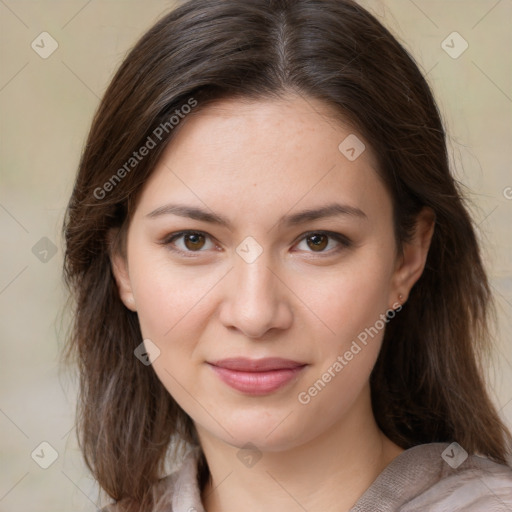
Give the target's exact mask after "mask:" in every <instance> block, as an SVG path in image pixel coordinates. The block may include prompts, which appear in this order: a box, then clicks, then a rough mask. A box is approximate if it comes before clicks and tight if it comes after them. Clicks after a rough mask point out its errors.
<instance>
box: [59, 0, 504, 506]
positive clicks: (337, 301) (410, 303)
mask: <svg viewBox="0 0 512 512" xmlns="http://www.w3.org/2000/svg"><path fill="white" fill-rule="evenodd" d="M65 235H66V243H67V250H66V261H65V273H66V277H67V280H68V282H69V284H70V286H71V289H72V291H73V293H74V294H75V297H76V315H75V324H74V330H73V336H72V338H71V340H70V349H71V350H72V352H74V353H76V354H77V355H78V361H79V365H80V372H81V401H80V409H79V420H80V441H81V446H82V450H83V452H84V456H85V459H86V462H87V464H88V465H89V467H90V469H91V470H92V472H93V474H94V476H95V478H96V479H97V480H98V482H99V484H100V486H101V487H102V488H103V489H104V490H105V491H106V493H107V494H108V495H109V496H110V497H111V498H113V499H114V500H115V501H116V504H113V505H112V506H110V507H108V508H107V509H105V510H115V511H123V512H124V511H131V510H143V511H150V510H154V511H164V510H165V511H171V510H172V511H173V512H187V511H188V512H192V511H203V510H206V511H207V512H219V511H226V510H240V509H242V510H245V511H256V510H262V509H264V510H268V511H274V510H287V511H295V510H297V511H299V510H308V511H316V510H333V511H334V510H336V511H349V510H350V511H362V510H402V511H412V510H439V511H440V510H465V511H467V510H507V507H510V506H512V501H511V496H512V470H511V468H510V467H509V464H510V461H509V460H508V459H507V457H509V454H510V433H509V432H508V430H507V428H506V426H505V425H504V424H503V423H502V422H501V420H500V418H499V416H498V414H497V412H496V410H495V408H494V406H493V404H492V403H491V401H490V399H489V396H488V394H487V391H486V389H485V384H484V379H483V375H482V371H481V357H482V354H483V353H484V350H485V349H486V347H487V342H488V339H489V335H488V330H487V325H488V324H487V319H488V315H489V310H490V307H491V295H490V290H489V284H488V281H487V277H486V275H485V272H484V269H483V266H482V261H481V257H480V252H479V248H478V243H477V240H476V237H475V232H474V228H473V225H472V221H471V219H470V217H469V215H468V213H467V210H466V208H465V206H464V204H463V199H462V197H461V194H460V192H459V190H458V187H457V184H456V182H455V180H454V178H453V177H452V176H451V174H450V170H449V166H448V158H447V152H446V145H445V133H444V129H443V125H442V122H441V120H440V116H439V113H438V110H437V107H436V104H435V101H434V99H433V97H432V94H431V92H430V90H429V88H428V85H427V84H426V82H425V80H424V78H423V77H422V75H421V73H420V71H419V70H418V68H417V66H416V64H415V63H414V62H413V60H412V58H411V57H410V56H409V55H408V53H407V52H406V51H405V50H404V49H403V48H402V47H401V46H400V45H399V43H398V42H397V41H396V40H395V39H394V38H393V37H392V35H391V34H390V33H389V32H388V31H387V30H386V29H385V28H384V27H383V26H382V25H380V24H379V22H377V21H376V20H375V18H373V17H372V16H371V15H370V14H369V13H368V12H366V11H365V10H364V9H363V8H361V7H360V6H358V5H357V4H356V3H354V2H353V1H350V0H325V1H322V2H319V1H314V0H296V1H291V0H281V1H278V0H267V1H264V0H252V1H250V2H226V1H222V0H214V1H210V2H201V1H199V0H191V1H188V2H186V3H184V4H183V5H181V6H180V7H179V8H178V9H176V10H175V11H173V12H171V13H170V14H169V15H167V16H166V17H164V18H163V19H162V20H160V21H159V22H158V23H157V24H156V25H155V26H154V27H153V28H151V29H150V30H149V31H148V32H147V33H146V34H145V35H144V36H143V38H142V39H141V40H140V41H139V43H138V44H137V45H136V46H135V48H134V49H133V50H132V51H131V53H130V54H129V55H128V56H127V58H126V59H125V61H124V62H123V64H122V65H121V67H120V69H119V71H118V72H117V74H116V76H115V77H114V79H113V81H112V83H111V85H110V87H109V88H108V90H107V92H106V94H105V96H104V98H103V100H102V102H101V105H100V107H99V110H98V112H97V114H96V117H95V119H94V122H93V125H92V128H91V132H90V135H89V139H88V142H87V145H86V147H85V150H84V153H83V156H82V160H81V163H80V169H79V172H78V176H77V180H76V184H75V188H74V191H73V195H72V197H71V200H70V204H69V209H68V216H67V219H66V223H65ZM182 449H184V450H185V452H183V453H182V452H181V450H182ZM170 466H172V468H171V467H170ZM174 466H176V467H174ZM171 469H173V470H174V471H172V472H171V474H170V475H169V476H167V477H165V478H163V476H164V475H165V474H166V473H168V472H170V471H171ZM500 507H501V508H500Z"/></svg>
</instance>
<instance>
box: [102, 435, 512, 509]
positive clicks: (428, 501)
mask: <svg viewBox="0 0 512 512" xmlns="http://www.w3.org/2000/svg"><path fill="white" fill-rule="evenodd" d="M461 453H462V452H460V449H459V448H458V446H455V447H454V446H453V445H450V444H449V443H429V444H423V445H418V446H415V447H413V448H409V449H408V450H405V451H403V452H402V453H401V454H400V455H398V456H397V457H395V459H393V460H392V461H391V463H390V464H389V465H388V466H387V467H386V468H385V469H384V470H383V471H382V473H380V475H379V476H378V477H377V478H376V479H375V481H374V482H373V484H372V485H371V486H370V487H369V488H368V489H367V490H366V492H365V493H364V494H363V495H362V496H361V497H360V498H359V500H358V501H357V503H356V504H355V505H354V506H353V507H352V508H351V509H350V511H349V512H420V511H421V512H425V511H428V512H462V511H464V512H511V511H512V469H511V468H510V467H508V466H504V465H501V464H497V463H495V462H492V461H491V460H489V459H487V458H485V457H480V456H477V455H470V456H468V457H467V458H466V459H465V460H463V461H462V459H461V455H460V454H461ZM197 454H198V452H197V451H196V450H195V451H192V452H190V453H189V455H188V456H187V457H186V458H185V459H184V461H183V463H182V465H181V467H180V468H179V469H178V470H177V471H175V472H174V473H172V474H171V475H169V476H167V477H165V478H163V479H162V480H160V481H159V482H158V483H157V484H156V485H155V486H154V489H153V494H154V496H155V506H154V508H153V510H152V511H151V512H205V510H204V508H203V505H202V503H201V493H200V489H199V486H198V484H197V478H196V477H197ZM452 466H454V467H452ZM121 510H122V508H121V507H119V506H117V505H110V506H108V507H106V508H104V509H103V511H102V512H120V511H121ZM144 512H150V511H144ZM333 512H336V511H333Z"/></svg>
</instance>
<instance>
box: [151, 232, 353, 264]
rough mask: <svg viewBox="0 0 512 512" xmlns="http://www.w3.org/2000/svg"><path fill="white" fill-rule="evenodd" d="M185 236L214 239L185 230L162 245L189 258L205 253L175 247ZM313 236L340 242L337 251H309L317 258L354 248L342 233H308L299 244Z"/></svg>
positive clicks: (203, 233) (171, 236) (166, 238)
mask: <svg viewBox="0 0 512 512" xmlns="http://www.w3.org/2000/svg"><path fill="white" fill-rule="evenodd" d="M185 235H203V236H204V237H205V238H210V239H211V238H212V237H211V236H210V235H208V233H205V232H204V231H194V230H185V231H180V232H177V233H171V234H170V235H168V236H167V237H165V238H164V239H163V240H162V241H161V242H160V244H161V245H164V246H166V247H167V248H168V249H169V250H171V251H173V252H175V253H178V254H181V255H183V256H185V257H188V258H194V257H197V256H196V254H200V253H201V252H205V251H202V250H199V251H183V250H181V249H177V248H176V247H175V246H173V242H174V241H175V240H177V239H179V238H181V237H183V236H185ZM312 235H324V236H327V237H328V238H332V239H333V240H335V241H336V242H338V243H339V244H340V247H338V248H336V249H331V250H329V251H326V252H325V251H319V252H315V251H308V252H311V254H313V255H315V256H316V255H318V256H320V257H325V256H321V255H322V254H323V255H326V256H331V255H333V254H337V253H338V252H340V251H341V250H343V249H348V248H349V247H351V246H352V241H351V240H349V239H348V238H347V237H346V236H345V235H342V234H341V233H334V232H332V231H308V232H307V233H304V234H303V235H301V238H299V239H298V241H297V243H299V242H302V241H303V240H305V239H307V238H308V237H310V236H312Z"/></svg>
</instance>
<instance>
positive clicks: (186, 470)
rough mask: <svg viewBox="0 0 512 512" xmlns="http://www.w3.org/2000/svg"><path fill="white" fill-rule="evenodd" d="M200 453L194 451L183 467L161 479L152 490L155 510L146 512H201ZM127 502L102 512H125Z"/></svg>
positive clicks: (111, 506) (183, 463)
mask: <svg viewBox="0 0 512 512" xmlns="http://www.w3.org/2000/svg"><path fill="white" fill-rule="evenodd" d="M197 457H198V451H197V450H192V451H190V452H189V453H188V455H187V456H186V457H185V458H184V459H183V461H182V463H181V465H180V466H179V467H178V468H177V469H176V470H175V471H174V472H173V473H171V474H170V475H167V476H166V477H164V478H161V479H160V480H159V481H158V482H156V483H155V484H154V485H153V487H152V488H151V494H152V497H153V503H154V505H153V508H152V509H151V511H146V512H173V511H178V510H194V511H197V512H200V511H202V510H203V508H202V506H201V498H200V489H199V486H198V484H197ZM125 505H126V501H124V500H121V501H119V502H117V503H113V504H110V505H107V506H106V507H104V508H102V509H101V510H100V512H124V511H125V509H126V506H125Z"/></svg>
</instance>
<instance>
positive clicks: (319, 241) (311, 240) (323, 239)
mask: <svg viewBox="0 0 512 512" xmlns="http://www.w3.org/2000/svg"><path fill="white" fill-rule="evenodd" d="M329 240H334V242H335V244H334V245H335V248H334V249H332V248H331V249H329V250H324V249H325V248H326V247H328V246H330V245H331V244H330V243H329ZM302 242H305V243H306V245H307V246H308V247H309V248H310V249H312V252H317V253H318V252H320V253H324V252H329V253H331V252H337V251H338V250H340V249H341V248H343V247H349V246H350V241H349V240H348V238H347V237H345V236H343V235H340V234H339V233H330V232H324V231H319V232H311V233H306V234H305V235H304V236H303V237H302V238H301V243H302ZM336 245H337V246H338V247H337V248H336ZM299 246H300V244H299ZM339 246H341V247H339Z"/></svg>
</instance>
